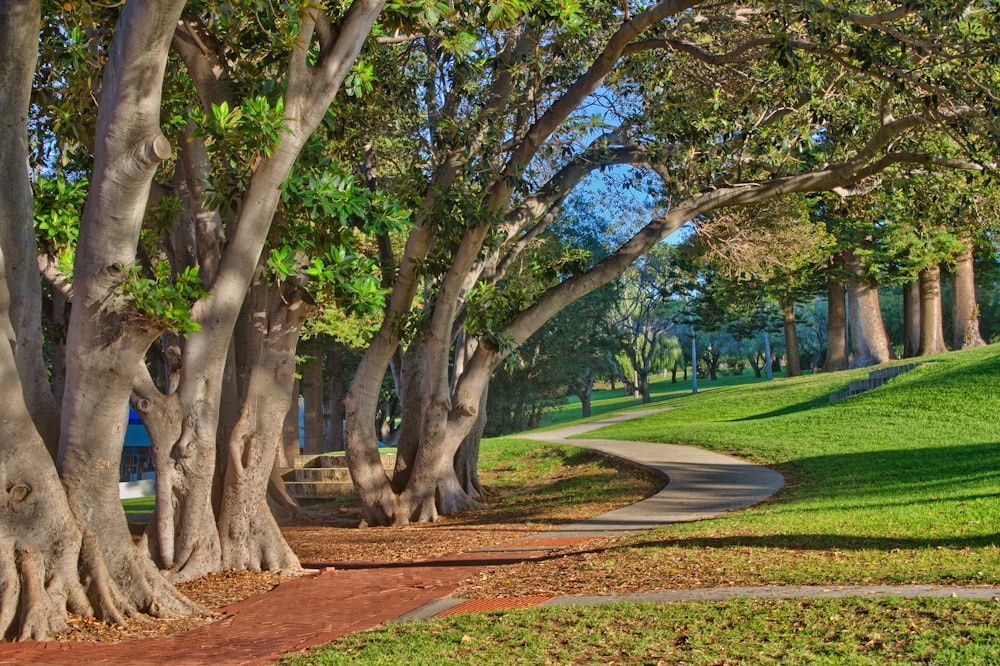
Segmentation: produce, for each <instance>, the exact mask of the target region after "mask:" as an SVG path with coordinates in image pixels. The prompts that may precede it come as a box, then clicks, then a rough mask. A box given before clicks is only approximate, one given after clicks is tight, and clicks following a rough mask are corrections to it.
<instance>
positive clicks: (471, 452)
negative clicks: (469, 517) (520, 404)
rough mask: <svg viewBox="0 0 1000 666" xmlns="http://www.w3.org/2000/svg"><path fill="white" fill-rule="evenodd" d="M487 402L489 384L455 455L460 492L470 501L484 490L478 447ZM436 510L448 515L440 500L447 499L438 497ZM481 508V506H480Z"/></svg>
mask: <svg viewBox="0 0 1000 666" xmlns="http://www.w3.org/2000/svg"><path fill="white" fill-rule="evenodd" d="M487 400H489V384H487V385H486V389H485V390H484V391H483V395H482V396H480V398H479V415H478V416H477V417H476V422H475V424H474V425H473V426H472V430H470V431H469V434H468V435H466V436H465V439H464V440H462V444H461V446H459V447H458V452H457V453H456V454H455V475H456V476H457V477H458V483H459V485H460V486H461V487H462V491H463V492H464V493H465V495H467V496H468V498H469V500H470V501H476V500H479V499H481V498H482V497H483V496H484V495H485V494H486V490H485V488H483V484H482V482H480V480H479V445H480V443H481V442H482V439H483V432H484V431H485V430H486V401H487ZM438 499H439V502H438V510H439V511H441V513H449V511H447V510H446V509H447V507H445V506H444V505H443V502H442V501H441V500H444V499H448V497H446V496H442V497H439V498H438ZM472 506H474V505H465V506H464V507H463V508H471V507H472ZM480 506H481V505H480Z"/></svg>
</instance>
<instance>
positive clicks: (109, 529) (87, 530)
mask: <svg viewBox="0 0 1000 666" xmlns="http://www.w3.org/2000/svg"><path fill="white" fill-rule="evenodd" d="M183 5H184V3H183V2H182V1H180V0H168V1H164V2H159V3H133V2H129V3H125V5H124V6H123V8H122V13H121V15H120V17H119V20H118V24H117V29H116V33H115V39H114V43H113V45H112V47H111V49H110V51H109V54H108V60H107V65H106V66H105V69H104V72H103V81H104V84H103V86H102V88H101V99H100V104H99V110H98V115H97V125H96V135H95V136H96V141H95V147H94V168H93V178H92V180H91V185H90V192H89V195H88V197H87V204H86V206H85V208H84V211H83V215H82V217H81V221H80V232H79V239H78V242H77V248H76V257H75V264H74V270H73V290H74V304H73V309H72V312H71V316H70V323H69V330H68V333H67V345H66V346H67V367H66V389H65V396H64V400H63V408H62V419H61V438H60V446H59V456H60V459H59V466H60V470H61V474H62V479H63V484H64V486H65V488H66V491H67V497H68V500H69V503H70V507H71V509H72V510H73V513H74V515H76V517H77V519H78V520H79V521H80V525H81V528H82V530H83V533H84V551H85V552H86V551H87V550H88V549H90V550H92V551H93V552H94V553H95V556H96V554H97V553H98V552H99V553H100V556H102V557H103V559H104V562H105V564H106V566H107V570H108V571H109V572H111V574H112V575H113V576H114V578H115V581H116V582H117V584H118V587H119V589H120V591H121V593H122V598H123V599H125V600H127V603H128V604H129V605H130V606H131V607H133V608H135V609H138V610H140V611H143V612H146V613H150V614H153V615H164V614H182V613H191V612H195V611H196V610H197V607H195V606H194V605H193V604H191V603H190V602H189V601H188V600H187V599H185V598H183V597H182V596H180V595H179V594H177V593H176V592H175V590H173V588H172V587H171V586H170V585H169V583H167V581H166V580H165V579H164V578H163V577H162V576H161V575H160V574H159V572H157V571H156V569H155V568H154V567H153V566H152V564H151V563H150V562H149V560H147V559H145V558H144V557H143V556H141V554H140V552H139V551H138V550H137V549H136V548H135V547H134V545H133V543H132V537H131V534H130V533H129V530H128V524H127V522H126V520H125V514H124V512H123V510H122V507H121V503H120V502H119V499H118V473H117V472H118V466H119V462H120V459H121V450H122V441H123V438H124V433H125V425H126V423H127V419H128V402H129V396H130V394H131V386H132V380H133V377H134V376H135V373H136V369H137V368H138V367H139V365H140V362H141V361H142V358H143V356H144V354H145V352H146V349H147V348H148V347H149V345H150V343H151V342H152V340H154V339H155V338H156V337H157V335H159V333H160V330H159V325H158V324H155V323H150V322H147V321H145V320H144V319H143V317H142V315H141V314H139V313H136V312H135V310H134V309H133V308H132V306H131V303H129V302H128V299H127V298H125V297H124V295H123V294H122V293H121V291H120V286H121V284H122V283H123V282H124V281H125V280H126V278H127V277H128V274H129V267H131V266H132V265H133V264H134V263H135V260H136V248H137V245H138V241H139V232H140V228H141V226H142V221H143V215H144V211H145V207H146V203H147V201H148V199H149V192H150V183H151V181H152V178H153V174H154V172H155V171H156V169H157V167H158V165H159V164H160V162H162V161H163V160H165V159H166V158H167V157H169V155H170V153H171V149H170V142H169V141H168V140H167V139H166V137H164V136H163V134H162V133H161V132H160V129H159V118H160V112H161V108H160V107H161V105H160V90H161V87H162V82H163V72H164V68H165V65H166V60H167V53H168V51H169V45H170V38H171V35H172V34H173V32H174V28H175V26H176V24H177V21H178V19H179V18H180V12H181V9H182V7H183Z"/></svg>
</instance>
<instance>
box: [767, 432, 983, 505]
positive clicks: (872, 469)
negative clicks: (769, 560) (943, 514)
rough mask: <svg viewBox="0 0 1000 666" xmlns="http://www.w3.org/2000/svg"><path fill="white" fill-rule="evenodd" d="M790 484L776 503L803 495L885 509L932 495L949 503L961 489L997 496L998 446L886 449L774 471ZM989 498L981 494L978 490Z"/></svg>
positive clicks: (804, 460)
mask: <svg viewBox="0 0 1000 666" xmlns="http://www.w3.org/2000/svg"><path fill="white" fill-rule="evenodd" d="M777 469H778V470H779V471H780V472H781V473H782V474H784V475H785V476H786V478H790V479H793V480H794V481H793V484H792V487H791V488H790V489H789V490H788V491H787V494H786V495H785V496H784V497H779V498H778V502H779V503H781V502H782V500H786V499H787V500H789V501H794V500H796V499H798V498H800V497H802V496H803V495H805V496H808V497H810V498H816V499H826V500H830V499H833V500H843V501H845V504H844V505H843V508H847V507H849V506H857V505H858V504H870V503H871V502H872V501H883V502H885V503H892V504H896V503H911V504H912V503H919V502H920V500H921V497H922V498H924V500H925V501H926V502H928V503H930V502H934V501H937V500H936V496H935V494H936V493H940V494H942V495H947V499H949V500H952V499H954V497H955V495H957V494H959V493H963V489H964V488H969V487H974V488H975V490H974V491H973V492H968V491H966V492H964V493H963V494H966V495H968V496H970V497H982V496H1000V442H981V443H976V444H968V445H965V446H939V447H925V448H907V449H887V450H876V451H864V452H855V453H844V454H831V455H822V456H814V457H809V458H799V459H796V460H792V461H788V462H787V463H783V464H781V465H779V466H778V467H777ZM984 483H987V484H989V485H992V487H993V488H994V489H995V492H989V490H990V489H989V488H988V489H986V491H987V492H983V491H984V488H983V484H984Z"/></svg>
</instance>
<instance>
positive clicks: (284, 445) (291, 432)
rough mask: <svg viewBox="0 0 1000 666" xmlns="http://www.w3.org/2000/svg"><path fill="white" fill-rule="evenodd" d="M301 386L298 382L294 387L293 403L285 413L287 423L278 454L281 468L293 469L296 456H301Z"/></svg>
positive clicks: (283, 428) (282, 430) (283, 429)
mask: <svg viewBox="0 0 1000 666" xmlns="http://www.w3.org/2000/svg"><path fill="white" fill-rule="evenodd" d="M299 386H300V383H299V381H298V380H296V381H295V384H294V385H293V387H292V401H291V404H290V405H289V406H288V411H287V412H286V413H285V423H284V426H283V427H282V429H281V451H279V453H278V463H279V464H280V466H281V467H292V466H294V464H295V456H297V455H299V452H300V451H301V449H302V445H301V442H300V441H299V440H300V436H299V393H300V390H299Z"/></svg>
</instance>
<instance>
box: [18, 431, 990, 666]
mask: <svg viewBox="0 0 1000 666" xmlns="http://www.w3.org/2000/svg"><path fill="white" fill-rule="evenodd" d="M649 413H650V412H649V411H645V412H629V413H626V414H621V415H617V416H615V417H612V418H609V419H605V420H602V421H594V422H591V423H587V424H582V425H576V426H571V427H567V428H563V429H560V430H554V431H549V432H544V433H537V434H532V435H527V436H528V437H530V438H532V439H538V440H541V441H548V442H555V443H560V444H567V443H572V444H575V445H577V446H587V447H590V448H593V449H596V450H599V451H602V452H605V453H608V454H611V455H615V456H618V457H620V458H624V459H627V460H630V461H632V462H635V463H636V464H640V465H645V466H647V467H652V468H654V469H657V470H659V471H661V472H662V473H664V474H665V475H666V476H667V478H668V479H669V482H668V484H667V485H666V486H665V487H664V489H663V490H661V491H660V492H659V493H657V494H656V495H654V496H652V497H650V498H648V499H645V500H643V501H641V502H638V503H636V504H633V505H631V506H628V507H625V508H622V509H618V510H616V511H611V512H609V513H606V514H603V515H600V516H596V517H594V518H590V519H588V520H585V521H582V522H579V523H575V524H572V525H567V526H564V527H560V528H558V529H554V530H552V531H549V532H544V533H541V534H537V535H534V536H531V537H526V538H524V539H519V540H517V541H514V542H511V543H508V544H503V545H499V546H494V547H492V548H487V549H483V550H480V551H475V552H470V553H461V554H457V555H453V556H445V557H440V558H433V559H426V560H415V561H410V562H391V563H386V562H349V563H343V564H337V565H336V568H325V569H320V570H318V571H317V572H316V573H314V574H311V575H308V576H303V577H301V578H295V579H291V580H289V581H286V582H284V583H282V584H280V585H279V586H278V587H276V588H275V589H274V590H271V591H270V592H267V593H265V594H262V595H259V596H257V597H254V598H251V599H247V600H245V601H241V602H239V603H236V604H233V605H231V606H228V607H226V608H225V609H224V617H223V619H221V620H219V621H217V622H214V623H212V624H209V625H205V626H202V627H198V628H197V629H193V630H191V631H188V632H186V633H184V634H180V635H177V636H172V637H170V638H164V639H155V640H136V641H126V642H122V643H79V642H75V643H58V642H47V643H39V642H33V641H29V642H25V643H5V644H0V664H51V665H53V666H57V665H58V666H61V665H70V664H73V665H75V664H81V663H87V664H127V665H130V666H147V665H148V666H153V665H159V664H171V665H177V666H182V665H201V664H213V665H215V664H219V665H237V664H239V665H251V664H267V663H271V662H273V661H275V660H277V659H279V658H280V657H281V656H282V655H283V654H286V653H288V652H296V651H299V650H304V649H306V648H309V647H312V646H314V645H320V644H323V643H327V642H329V641H332V640H335V639H337V638H340V637H343V636H346V635H348V634H351V633H355V632H358V631H363V630H366V629H371V628H373V627H376V626H378V625H380V624H383V623H386V622H390V621H394V620H408V619H414V618H430V617H435V616H444V615H449V614H454V613H459V612H473V611H477V610H489V609H496V608H519V607H528V606H539V605H560V604H566V603H589V604H593V603H610V602H615V601H676V600H684V599H705V600H709V599H727V598H731V597H734V596H757V597H771V598H779V597H782V598H788V597H802V596H848V595H874V594H897V595H906V596H948V597H954V596H962V597H968V598H987V599H989V598H997V596H998V595H1000V589H998V588H951V587H945V588H938V587H931V586H910V587H877V588H876V587H857V588H855V587H847V586H845V587H761V588H712V589H704V590H673V591H660V592H649V593H643V594H631V595H617V596H575V597H556V598H552V597H521V598H513V599H511V598H508V599H502V600H496V599H471V600H467V599H455V598H453V597H450V596H449V595H450V594H451V593H452V592H453V591H454V590H455V589H456V588H457V587H458V585H459V583H460V582H461V581H462V580H464V579H465V578H468V577H469V576H471V575H473V574H474V573H475V572H476V571H478V570H479V569H482V568H484V567H487V566H494V565H498V564H512V563H515V562H523V561H528V560H538V559H543V558H546V557H549V556H551V554H552V553H553V552H554V551H556V550H559V549H561V548H564V547H566V546H567V545H571V544H578V543H582V542H584V541H587V540H589V539H592V538H597V537H605V536H617V535H622V534H627V533H630V532H636V531H640V530H646V529H650V528H653V527H658V526H662V525H666V524H669V523H674V522H680V521H689V520H697V519H701V518H708V517H711V516H715V515H718V514H719V513H722V512H724V511H729V510H732V509H737V508H741V507H745V506H750V505H752V504H755V503H757V502H760V501H761V500H763V499H765V498H767V497H769V496H770V495H772V494H774V493H775V492H777V491H778V489H779V488H781V486H782V484H783V482H784V480H783V478H782V477H781V475H780V474H778V473H777V472H774V471H772V470H770V469H767V468H766V467H761V466H759V465H753V464H751V463H747V462H744V461H742V460H738V459H736V458H732V457H729V456H723V455H719V454H716V453H710V452H708V451H702V450H700V449H696V448H693V447H688V446H674V445H667V444H647V443H642V442H618V441H614V440H602V439H597V440H590V439H588V440H571V441H569V440H567V439H566V438H568V437H571V436H573V435H579V434H583V433H585V432H587V431H589V430H593V429H595V428H599V427H602V426H605V425H609V424H611V423H615V422H618V421H621V420H626V419H630V418H636V417H639V416H644V415H646V414H649Z"/></svg>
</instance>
